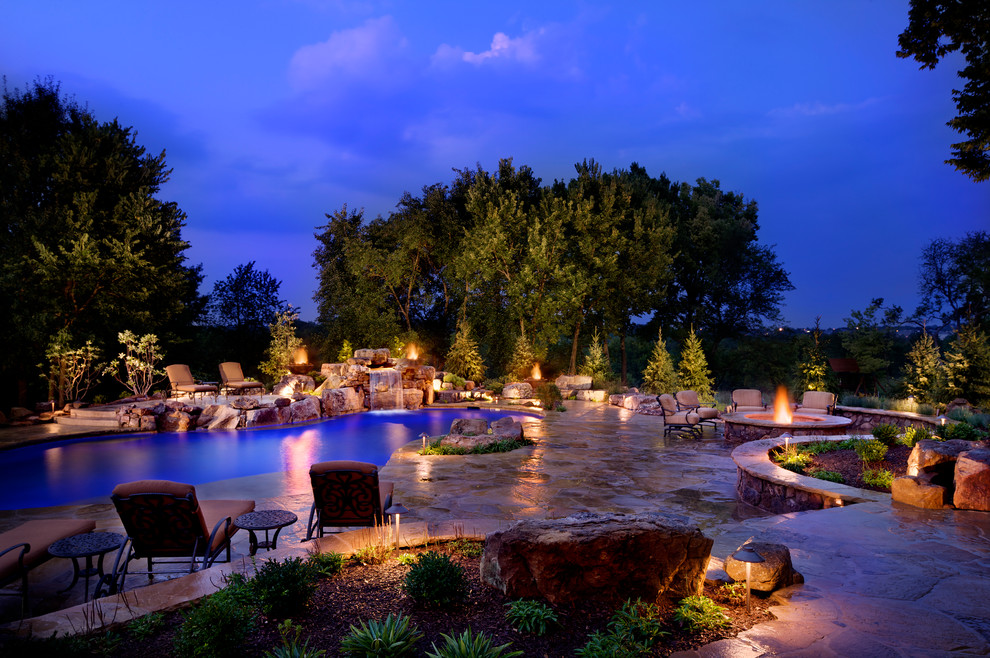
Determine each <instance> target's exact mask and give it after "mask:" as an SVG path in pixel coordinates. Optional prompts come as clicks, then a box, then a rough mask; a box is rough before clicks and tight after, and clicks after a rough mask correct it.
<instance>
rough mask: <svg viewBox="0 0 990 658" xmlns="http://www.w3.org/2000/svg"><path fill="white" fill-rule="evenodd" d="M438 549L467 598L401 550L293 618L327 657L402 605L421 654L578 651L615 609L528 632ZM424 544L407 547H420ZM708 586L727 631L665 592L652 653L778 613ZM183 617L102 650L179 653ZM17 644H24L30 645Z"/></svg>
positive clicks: (591, 609)
mask: <svg viewBox="0 0 990 658" xmlns="http://www.w3.org/2000/svg"><path fill="white" fill-rule="evenodd" d="M433 549H434V550H440V551H442V552H445V553H448V554H450V555H451V557H452V559H453V560H454V561H455V562H456V563H458V564H460V565H461V566H462V567H463V568H464V570H465V575H466V576H467V579H468V584H469V595H468V598H467V600H466V602H465V603H464V604H463V605H459V606H452V607H447V608H431V607H426V606H423V605H419V604H417V603H416V602H414V601H413V600H412V599H411V598H410V597H409V596H408V595H406V593H405V592H404V591H403V589H402V584H403V581H404V579H405V576H406V574H407V573H408V571H409V569H410V567H408V566H404V565H402V564H400V563H399V562H398V560H397V559H395V558H394V557H393V559H390V560H388V562H386V563H385V564H380V565H360V564H350V565H348V566H346V567H345V569H344V571H343V572H342V573H340V574H338V575H336V576H333V577H331V578H327V579H323V580H321V581H320V584H319V587H318V589H317V591H316V593H315V594H314V596H313V598H312V600H311V602H310V604H309V606H308V608H307V609H306V611H305V612H304V613H303V614H300V615H297V616H294V617H293V622H295V623H297V624H300V625H301V626H302V627H303V629H304V630H303V632H302V638H308V639H309V647H310V649H324V650H325V651H326V654H325V655H326V656H328V657H329V656H338V655H341V654H340V652H339V647H340V642H341V639H342V638H343V637H344V636H346V635H347V634H348V632H349V630H350V626H351V625H352V624H354V625H357V624H359V623H360V622H361V621H363V620H367V619H377V620H384V619H385V617H386V616H387V615H388V614H390V613H402V614H405V615H408V616H410V617H412V620H413V623H414V624H415V625H416V626H418V628H419V630H420V632H422V633H423V635H424V638H423V639H422V640H420V642H419V643H418V645H417V652H416V653H415V655H418V656H422V655H425V652H426V651H431V650H432V644H433V643H434V642H435V643H436V644H437V646H438V647H439V646H441V643H442V638H440V634H441V633H446V634H448V635H450V634H452V633H457V634H459V633H461V632H462V631H463V630H464V629H466V628H468V627H470V628H471V630H472V631H474V632H475V633H477V632H479V631H484V632H485V633H486V634H488V635H489V636H490V637H493V638H494V642H493V644H494V645H499V644H504V643H506V642H511V643H512V646H511V649H513V650H521V651H523V655H525V656H527V657H530V656H533V657H546V658H550V657H556V656H573V655H574V652H575V651H576V650H577V649H579V648H581V647H582V646H584V645H585V643H586V642H587V640H588V636H589V635H590V634H591V633H593V632H595V631H605V630H606V625H607V623H608V621H609V619H610V617H611V615H612V612H613V611H614V610H615V608H616V607H617V606H614V605H606V604H602V603H591V602H583V603H580V604H578V605H574V606H569V607H564V606H561V607H558V608H556V609H555V611H556V614H557V617H558V620H559V622H560V625H559V627H556V628H554V629H553V630H551V631H550V632H549V633H548V634H547V635H545V636H543V637H535V636H532V635H523V634H521V633H519V632H517V631H515V630H514V629H513V628H512V627H511V626H510V625H509V623H508V622H507V621H506V618H505V611H506V607H505V605H506V604H507V603H508V602H509V599H507V598H506V597H505V596H503V595H502V594H501V592H499V591H498V590H495V589H493V588H491V587H489V586H487V585H485V584H484V583H483V582H482V581H481V576H480V572H479V558H478V557H466V556H465V555H463V554H461V553H459V552H456V551H455V550H453V549H452V548H450V547H445V546H444V545H441V546H440V547H439V549H438V547H436V546H434V547H433ZM418 550H419V551H421V550H424V549H418ZM418 550H416V549H414V550H411V551H404V552H413V553H415V552H418ZM704 593H705V595H706V596H708V597H710V598H712V599H714V600H715V601H716V602H717V603H718V604H719V605H721V606H722V607H723V608H725V609H726V612H727V614H728V616H729V618H730V625H729V626H728V627H727V628H725V629H723V630H720V631H706V632H699V633H691V632H688V631H686V630H684V629H681V628H680V627H678V626H677V625H676V624H675V623H674V621H673V617H672V613H673V610H674V609H675V607H676V602H671V601H666V600H663V599H661V600H660V601H658V603H659V604H660V605H661V608H662V610H663V611H664V613H665V619H666V621H665V627H666V628H667V630H669V631H670V635H669V636H666V637H665V638H663V639H661V640H660V642H659V643H658V644H657V645H655V646H654V647H653V650H652V652H651V654H649V655H654V656H663V655H668V654H669V653H671V652H673V651H680V650H687V649H691V648H696V647H700V646H702V645H704V644H708V643H710V642H714V641H716V640H719V639H722V638H726V637H733V636H735V635H737V634H738V633H739V632H741V631H743V630H746V629H748V628H750V627H752V626H754V625H756V624H758V623H761V622H765V621H770V620H772V619H773V618H774V617H773V615H772V614H771V613H770V612H769V610H768V609H769V607H770V606H771V602H770V600H768V599H763V598H760V597H758V596H757V595H756V594H755V593H754V595H753V599H752V611H751V612H749V613H747V611H746V604H745V599H744V598H743V599H742V600H733V599H732V598H731V597H729V596H727V593H726V592H725V590H723V589H721V588H716V587H706V589H705V592H704ZM181 622H182V613H181V612H173V613H168V614H167V616H166V621H165V625H164V628H163V630H162V631H160V632H158V633H157V634H155V635H153V636H152V637H150V638H147V639H137V638H135V637H134V636H133V635H132V634H131V632H130V631H129V630H127V629H126V628H125V629H123V630H121V631H120V632H119V637H120V641H119V643H118V644H117V645H116V646H115V647H113V648H112V650H111V651H109V652H106V653H104V654H103V655H111V656H141V657H142V658H156V657H159V656H160V657H163V658H164V657H168V658H171V657H172V656H174V655H175V649H174V646H173V641H174V638H175V634H176V631H177V629H178V627H179V625H180V624H181ZM279 622H280V620H279V619H272V618H268V617H265V616H264V615H261V614H260V613H259V615H258V617H257V619H256V623H255V630H254V631H253V632H252V633H251V635H250V636H249V638H248V641H247V642H246V644H244V645H243V646H241V647H239V648H237V649H236V652H235V653H236V655H238V656H263V655H265V654H266V653H267V652H268V651H271V650H272V649H273V648H274V647H276V646H278V645H280V644H281V639H280V636H279V634H278V630H277V626H278V624H279ZM39 648H42V647H34V649H31V648H29V647H22V646H20V645H19V644H18V645H8V646H7V647H4V646H3V643H0V653H3V654H4V655H6V656H12V655H31V656H32V657H34V658H36V657H37V656H39V655H41V654H40V653H38V649H39ZM18 650H23V653H20V652H19V651H18ZM42 653H43V651H42Z"/></svg>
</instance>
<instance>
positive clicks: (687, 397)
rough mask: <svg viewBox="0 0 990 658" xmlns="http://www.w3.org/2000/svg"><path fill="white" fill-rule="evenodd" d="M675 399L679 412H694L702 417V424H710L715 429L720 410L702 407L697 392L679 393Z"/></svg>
mask: <svg viewBox="0 0 990 658" xmlns="http://www.w3.org/2000/svg"><path fill="white" fill-rule="evenodd" d="M674 398H675V399H676V400H677V410H678V411H693V412H694V413H696V414H698V415H699V416H701V421H700V424H704V423H709V424H711V426H712V427H715V420H716V419H717V418H718V417H719V416H718V409H714V408H712V407H703V406H701V401H700V400H698V394H697V393H696V392H695V391H678V392H677V394H676V395H675V396H674Z"/></svg>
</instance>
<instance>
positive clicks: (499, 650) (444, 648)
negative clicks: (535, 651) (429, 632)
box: [426, 628, 523, 658]
mask: <svg viewBox="0 0 990 658" xmlns="http://www.w3.org/2000/svg"><path fill="white" fill-rule="evenodd" d="M440 637H441V638H443V644H442V645H441V646H440V647H439V648H437V645H436V643H435V642H434V643H433V651H427V652H426V655H427V656H428V658H515V656H521V655H523V652H522V651H510V650H509V647H510V646H511V645H512V643H511V642H506V643H505V644H501V645H498V646H492V639H491V638H490V637H488V636H487V635H486V634H485V633H484V632H481V633H477V634H474V633H472V632H471V629H470V628H468V629H467V630H466V631H464V632H463V633H461V634H460V635H457V636H454V635H453V634H451V635H447V634H446V633H441V634H440Z"/></svg>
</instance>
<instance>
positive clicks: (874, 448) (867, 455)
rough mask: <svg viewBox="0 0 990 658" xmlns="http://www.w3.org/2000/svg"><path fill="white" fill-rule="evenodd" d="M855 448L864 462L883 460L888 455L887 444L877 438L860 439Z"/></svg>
mask: <svg viewBox="0 0 990 658" xmlns="http://www.w3.org/2000/svg"><path fill="white" fill-rule="evenodd" d="M853 449H854V450H855V451H856V454H857V455H859V458H860V459H861V460H862V461H863V463H864V464H876V463H878V462H882V461H883V458H884V457H886V456H887V445H886V444H885V443H883V442H882V441H878V440H877V439H859V440H857V441H856V443H855V445H854V446H853Z"/></svg>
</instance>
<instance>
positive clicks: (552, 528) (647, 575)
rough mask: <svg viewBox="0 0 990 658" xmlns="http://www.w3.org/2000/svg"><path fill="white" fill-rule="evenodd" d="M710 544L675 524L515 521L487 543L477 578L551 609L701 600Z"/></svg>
mask: <svg viewBox="0 0 990 658" xmlns="http://www.w3.org/2000/svg"><path fill="white" fill-rule="evenodd" d="M711 549H712V540H711V539H709V538H707V537H705V536H704V535H703V534H702V533H701V530H699V529H698V528H691V527H689V526H687V525H685V524H684V523H683V521H682V520H681V519H680V518H677V517H674V516H671V515H665V514H659V513H645V514H630V515H626V514H593V513H581V514H575V515H573V516H569V517H567V518H564V519H549V520H532V521H520V522H518V523H515V524H514V525H512V526H511V527H510V528H508V529H506V530H501V531H498V532H493V533H491V534H489V535H488V537H487V538H486V540H485V552H484V554H483V555H482V559H481V577H482V579H483V580H484V581H485V582H486V583H488V584H489V585H491V586H492V587H495V588H497V589H499V590H501V591H502V592H503V593H504V594H505V595H506V596H509V597H512V598H528V597H542V598H545V599H546V600H548V601H549V602H550V603H552V604H555V605H556V604H560V603H570V602H576V601H584V600H599V601H608V602H617V601H623V600H625V599H628V598H636V597H640V598H642V599H644V600H648V601H652V600H654V599H656V597H657V596H659V595H661V594H666V595H670V596H674V597H678V598H680V597H685V596H691V595H695V594H699V593H700V592H701V589H702V587H703V585H704V582H705V572H706V568H707V565H708V559H709V557H710V556H711Z"/></svg>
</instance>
